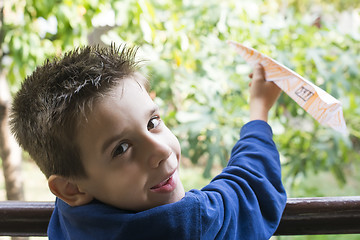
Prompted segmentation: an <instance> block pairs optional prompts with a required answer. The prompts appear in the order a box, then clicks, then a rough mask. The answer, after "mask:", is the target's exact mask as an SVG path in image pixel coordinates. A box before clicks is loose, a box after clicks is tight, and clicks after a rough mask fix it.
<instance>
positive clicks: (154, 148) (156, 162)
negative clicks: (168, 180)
mask: <svg viewBox="0 0 360 240" xmlns="http://www.w3.org/2000/svg"><path fill="white" fill-rule="evenodd" d="M144 144H145V146H146V147H145V149H144V155H145V156H146V157H145V159H146V160H147V161H146V162H147V164H149V166H150V167H151V168H157V167H159V166H160V165H161V163H162V162H163V161H166V160H167V159H168V158H169V156H170V155H171V152H172V151H171V148H170V147H169V146H168V145H167V144H166V142H165V141H163V140H162V139H161V138H159V137H158V136H155V135H152V134H149V135H147V137H146V138H145V141H144Z"/></svg>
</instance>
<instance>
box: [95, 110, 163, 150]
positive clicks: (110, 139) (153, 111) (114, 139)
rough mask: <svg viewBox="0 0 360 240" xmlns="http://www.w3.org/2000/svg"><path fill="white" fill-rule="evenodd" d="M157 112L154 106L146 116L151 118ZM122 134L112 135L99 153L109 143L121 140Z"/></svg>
mask: <svg viewBox="0 0 360 240" xmlns="http://www.w3.org/2000/svg"><path fill="white" fill-rule="evenodd" d="M158 111H159V106H158V105H154V107H152V108H151V109H150V111H149V114H148V116H149V117H151V116H152V115H153V114H154V113H156V112H158ZM121 135H122V133H120V134H117V135H114V136H112V137H110V138H108V139H107V140H106V141H105V142H104V144H103V145H102V148H101V152H102V153H104V152H105V150H106V149H107V148H108V147H109V146H110V145H111V143H113V142H114V141H116V140H117V139H119V138H121Z"/></svg>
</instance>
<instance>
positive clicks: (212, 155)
mask: <svg viewBox="0 0 360 240" xmlns="http://www.w3.org/2000/svg"><path fill="white" fill-rule="evenodd" d="M227 40H235V41H238V42H241V43H243V44H245V45H247V46H250V47H253V48H255V49H257V50H259V51H260V52H262V53H265V54H267V55H268V56H270V57H272V58H274V59H276V60H277V61H279V62H281V63H283V64H284V65H286V66H287V67H289V68H291V69H292V70H294V71H295V72H297V73H299V74H300V75H302V76H303V77H305V78H306V79H308V80H310V81H312V82H313V83H315V84H316V85H318V86H319V87H321V88H322V89H324V90H325V91H327V92H328V93H330V94H331V95H332V96H334V97H335V98H337V99H339V100H340V101H341V102H342V104H343V111H344V117H345V121H346V124H347V127H348V131H349V134H348V135H342V134H339V133H337V132H335V131H334V130H332V129H331V128H327V127H323V126H321V125H319V124H318V123H317V122H316V121H315V120H314V119H313V118H312V117H311V116H310V115H309V114H307V113H306V112H305V111H304V110H303V109H302V108H300V107H299V106H298V105H297V104H296V103H295V102H294V101H293V100H292V99H291V98H289V97H288V96H287V95H285V94H283V95H282V96H281V98H280V99H279V101H278V103H277V105H276V107H275V108H273V109H272V111H271V113H270V120H269V122H270V124H271V125H272V127H273V131H274V139H275V142H276V144H277V146H278V148H279V151H280V154H281V161H282V165H283V181H284V184H285V185H286V189H287V191H288V196H289V197H320V196H351V195H360V175H359V174H358V172H359V170H360V108H359V106H360V2H359V1H358V0H331V1H329V0H327V1H325V0H301V1H300V0H269V1H264V0H242V1H237V0H221V1H219V0H206V1H202V0H198V1H193V0H172V1H170V0H157V1H156V0H140V1H135V0H121V1H119V0H118V1H115V0H64V1H61V0H52V1H51V0H0V45H1V48H0V64H1V65H0V161H1V162H2V167H1V169H0V170H1V171H2V172H3V173H4V174H3V175H1V177H0V200H6V199H20V200H27V201H52V200H54V197H53V196H52V195H51V193H50V192H49V190H48V189H47V182H46V179H45V177H44V176H43V175H42V173H41V172H40V171H39V170H38V169H37V167H36V165H35V164H34V162H33V161H32V160H31V159H30V158H29V157H28V155H27V154H26V153H24V152H22V151H21V149H19V147H18V146H17V145H16V143H15V142H14V139H13V137H12V136H11V134H10V132H9V129H8V125H7V118H8V110H9V107H10V104H11V97H12V96H13V94H14V93H15V92H16V91H17V90H18V89H19V87H20V85H21V82H22V80H23V79H24V78H25V77H26V76H27V75H28V74H31V72H32V71H33V70H34V69H35V68H36V66H37V65H40V64H42V63H43V62H44V60H45V59H46V58H48V57H53V56H60V55H62V54H63V53H64V52H66V51H67V50H70V49H72V48H74V47H77V46H82V45H86V44H100V45H109V44H111V43H115V44H116V45H120V44H122V43H127V44H128V45H131V46H132V45H136V46H139V51H138V58H139V59H142V60H144V61H143V62H142V66H143V68H142V71H143V73H144V74H146V75H147V76H148V77H149V79H150V81H151V84H152V90H151V94H152V95H153V96H156V97H155V102H156V103H157V104H158V105H159V106H160V109H161V110H162V117H163V119H164V121H165V122H166V124H167V125H168V126H169V127H170V128H171V129H172V130H173V132H174V133H175V134H176V135H177V137H178V138H179V140H180V143H181V146H182V154H183V159H182V170H181V175H182V180H183V183H184V185H185V188H186V190H189V189H192V188H201V187H202V186H204V185H205V184H206V183H208V182H209V181H210V180H211V177H213V176H214V175H215V174H217V173H218V172H219V171H221V169H222V167H224V166H225V165H226V163H227V160H228V158H229V154H230V151H231V148H232V146H233V145H234V143H235V141H236V140H237V138H238V136H239V130H240V128H241V126H242V125H243V124H244V123H246V122H247V121H248V119H249V108H248V104H247V100H248V97H249V91H248V90H249V89H248V84H249V81H250V79H249V77H248V74H249V73H250V72H251V69H250V67H249V66H248V65H247V64H246V63H245V62H244V61H243V60H242V58H241V57H239V56H238V55H237V54H236V53H235V52H234V49H232V48H231V47H229V46H228V45H227V43H226V41H227ZM333 238H336V239H360V236H359V235H343V236H341V235H340V236H336V237H334V236H311V237H308V236H298V237H277V238H276V239H333ZM0 239H1V237H0Z"/></svg>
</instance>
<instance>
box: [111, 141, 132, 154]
mask: <svg viewBox="0 0 360 240" xmlns="http://www.w3.org/2000/svg"><path fill="white" fill-rule="evenodd" d="M128 148H129V144H128V143H121V144H120V145H118V146H117V147H116V149H115V151H114V153H113V157H116V156H118V155H121V154H123V153H125V152H126V151H127V150H128Z"/></svg>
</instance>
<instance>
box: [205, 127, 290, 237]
mask: <svg viewBox="0 0 360 240" xmlns="http://www.w3.org/2000/svg"><path fill="white" fill-rule="evenodd" d="M199 195H200V196H201V198H202V199H201V201H202V202H203V205H202V206H203V208H202V217H201V221H202V222H201V226H202V239H210V238H212V239H214V237H211V236H216V237H215V239H251V240H254V239H269V238H270V237H271V236H272V235H273V233H274V232H275V230H276V229H277V226H278V224H279V222H280V218H281V216H282V213H283V210H284V207H285V204H286V193H285V190H284V187H283V185H282V182H281V168H280V161H279V154H278V151H277V149H276V145H275V143H274V142H273V140H272V131H271V128H270V126H269V125H268V124H267V123H266V122H264V121H260V120H256V121H252V122H249V123H247V124H246V125H244V126H243V128H242V130H241V133H240V140H239V141H238V142H237V143H236V144H235V146H234V148H233V150H232V153H231V158H230V160H229V163H228V166H227V167H226V168H224V170H223V171H222V173H221V174H219V175H218V176H216V177H215V178H214V179H213V180H212V182H211V183H210V184H209V185H207V186H205V187H204V188H203V189H202V191H201V194H199Z"/></svg>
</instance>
